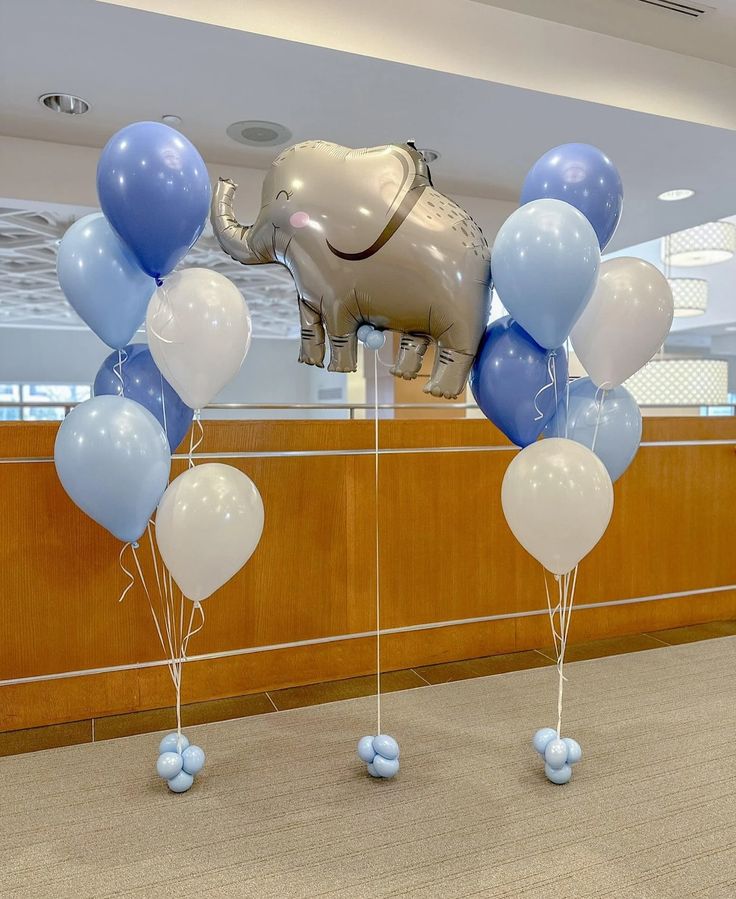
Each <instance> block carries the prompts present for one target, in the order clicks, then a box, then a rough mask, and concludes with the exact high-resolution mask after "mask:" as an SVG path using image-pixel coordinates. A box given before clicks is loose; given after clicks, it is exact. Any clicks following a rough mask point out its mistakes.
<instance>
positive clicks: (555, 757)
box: [544, 737, 567, 769]
mask: <svg viewBox="0 0 736 899" xmlns="http://www.w3.org/2000/svg"><path fill="white" fill-rule="evenodd" d="M544 760H545V762H546V763H547V765H548V766H549V767H550V768H555V769H557V768H561V767H562V766H563V765H565V764H567V745H566V744H565V742H564V740H560V739H558V738H557V737H555V738H554V739H553V740H550V741H549V743H547V745H546V746H545V748H544Z"/></svg>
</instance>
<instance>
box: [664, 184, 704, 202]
mask: <svg viewBox="0 0 736 899" xmlns="http://www.w3.org/2000/svg"><path fill="white" fill-rule="evenodd" d="M693 196H695V191H694V190H690V188H689V187H678V188H677V189H675V190H666V191H664V193H661V194H660V195H659V196H658V197H657V199H658V200H664V201H665V203H674V202H675V201H677V200H688V199H689V198H690V197H693Z"/></svg>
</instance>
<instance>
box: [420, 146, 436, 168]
mask: <svg viewBox="0 0 736 899" xmlns="http://www.w3.org/2000/svg"><path fill="white" fill-rule="evenodd" d="M417 151H418V152H419V153H421V154H422V158H423V159H424V161H425V162H426V163H427V165H429V164H430V163H431V162H437V160H438V159H439V158H440V154H439V153H438V152H437V151H436V150H430V149H429V147H424V148H422V147H417Z"/></svg>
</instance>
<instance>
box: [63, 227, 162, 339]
mask: <svg viewBox="0 0 736 899" xmlns="http://www.w3.org/2000/svg"><path fill="white" fill-rule="evenodd" d="M56 272H57V274H58V276H59V284H60V285H61V289H62V290H63V291H64V295H65V296H66V298H67V300H69V303H70V305H71V306H72V308H73V309H74V311H75V312H76V313H77V315H79V317H80V318H81V319H82V321H84V322H85V324H87V325H88V326H89V327H90V328H91V329H92V330H93V331H94V332H95V334H96V335H97V336H98V337H99V338H100V340H103V341H104V342H105V343H106V344H107V345H108V346H111V347H113V348H114V349H116V350H120V349H122V348H123V347H124V346H125V345H126V344H127V343H129V342H130V340H131V338H132V337H133V335H134V334H135V332H136V331H137V330H138V328H139V327H140V325H141V324H142V322H143V319H144V318H145V315H146V307H147V306H148V301H149V300H150V298H151V294H152V293H153V291H154V290H155V289H156V284H155V282H154V281H153V280H152V279H151V278H150V277H149V276H148V275H147V274H146V273H145V272H144V271H142V270H141V268H140V267H139V266H138V265H137V263H136V261H135V257H134V256H133V254H132V252H131V251H130V250H129V249H128V248H127V247H126V246H125V244H124V243H123V242H122V241H121V240H120V239H119V238H118V236H117V235H116V234H115V232H114V231H113V230H112V228H111V226H110V224H109V222H108V221H107V219H106V218H105V216H104V215H103V214H102V213H101V212H98V213H95V214H94V215H86V216H85V217H84V218H82V219H80V220H79V221H78V222H75V223H74V224H73V225H72V226H71V228H69V230H68V231H67V232H66V234H65V235H64V237H63V238H62V239H61V243H60V244H59V252H58V255H57V258H56Z"/></svg>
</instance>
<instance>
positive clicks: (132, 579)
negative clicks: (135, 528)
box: [118, 543, 135, 602]
mask: <svg viewBox="0 0 736 899" xmlns="http://www.w3.org/2000/svg"><path fill="white" fill-rule="evenodd" d="M132 545H133V544H132V543H126V544H124V546H123V548H122V549H121V550H120V556H119V557H118V560H119V562H120V567H121V569H122V570H123V574H125V575H126V577H128V578H129V579H130V583H129V584H128V586H127V587H125V589H124V590H123V592H122V593H121V594H120V596H119V598H118V602H122V601H123V600H124V599H125V597H126V596H127V595H128V591H129V590H130V589H131V588H132V587H133V584H135V578H134V577H133V572H132V571H130V570H129V569H127V568H126V567H125V564H124V563H123V555H124V554H125V550H126V549H127V548H128V547H129V546H132Z"/></svg>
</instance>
